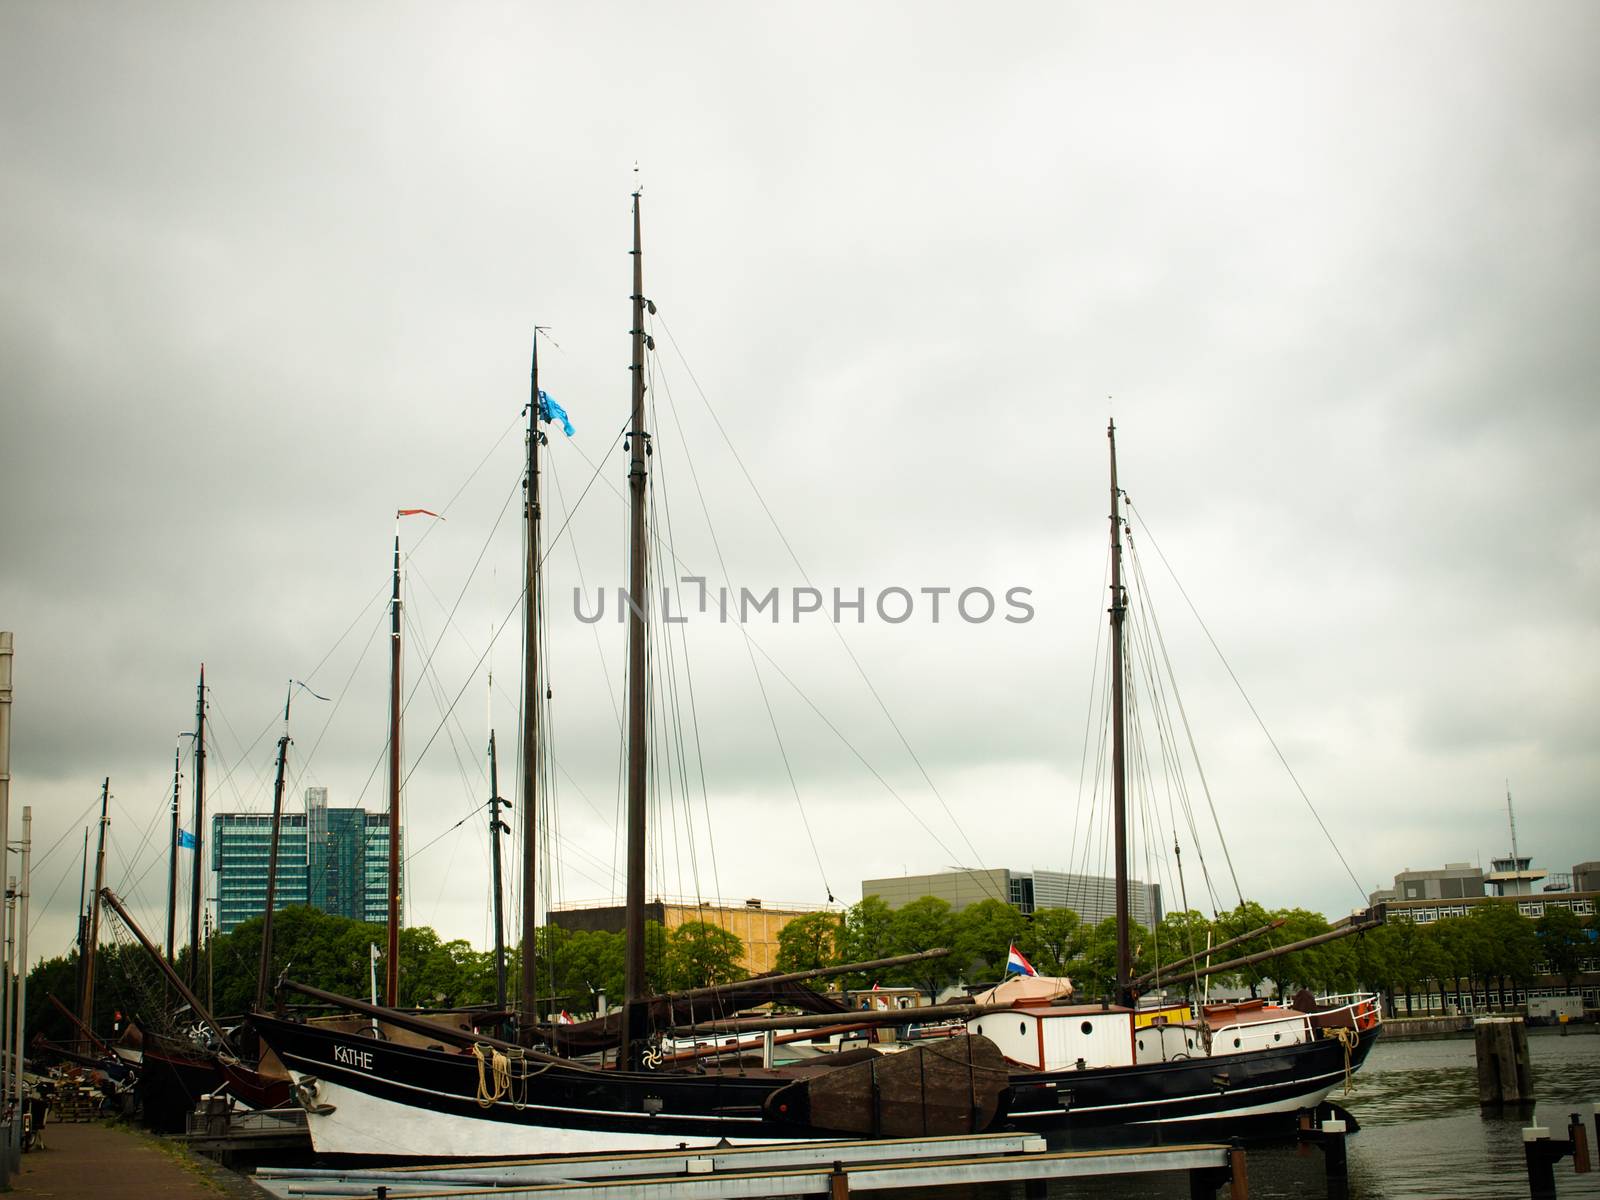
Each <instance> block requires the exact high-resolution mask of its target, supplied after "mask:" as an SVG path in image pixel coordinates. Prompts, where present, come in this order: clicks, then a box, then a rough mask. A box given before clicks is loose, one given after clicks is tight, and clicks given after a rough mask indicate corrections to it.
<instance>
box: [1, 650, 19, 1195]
mask: <svg viewBox="0 0 1600 1200" xmlns="http://www.w3.org/2000/svg"><path fill="white" fill-rule="evenodd" d="M15 641H16V638H15V635H14V634H13V633H12V632H11V631H10V630H9V629H7V630H0V847H3V846H6V845H7V844H9V841H10V837H11V663H12V658H13V656H14V654H15ZM0 974H4V976H5V980H6V995H7V997H8V998H9V996H10V994H11V959H10V954H9V949H8V952H7V955H6V960H5V962H4V963H3V964H0ZM9 1178H10V1176H9V1173H6V1174H4V1175H0V1186H9Z"/></svg>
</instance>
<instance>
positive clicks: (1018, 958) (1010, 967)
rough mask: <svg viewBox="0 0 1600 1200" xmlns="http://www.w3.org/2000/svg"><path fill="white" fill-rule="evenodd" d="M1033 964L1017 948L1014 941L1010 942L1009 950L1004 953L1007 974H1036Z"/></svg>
mask: <svg viewBox="0 0 1600 1200" xmlns="http://www.w3.org/2000/svg"><path fill="white" fill-rule="evenodd" d="M1038 973H1039V972H1037V971H1035V970H1034V969H1033V964H1032V963H1031V962H1029V961H1028V960H1027V959H1026V958H1024V957H1023V956H1022V951H1021V950H1018V949H1017V944H1016V943H1015V942H1012V943H1011V951H1010V953H1008V954H1007V955H1006V974H1007V975H1037V974H1038Z"/></svg>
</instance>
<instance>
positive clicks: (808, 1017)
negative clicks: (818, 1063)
mask: <svg viewBox="0 0 1600 1200" xmlns="http://www.w3.org/2000/svg"><path fill="white" fill-rule="evenodd" d="M1016 1011H1017V1010H1016V1008H1015V1007H1013V1006H1012V1005H1010V1004H993V1005H981V1006H980V1005H977V1004H973V1003H967V1004H930V1005H928V1006H926V1007H924V1008H863V1009H857V1010H853V1011H851V1012H847V1013H795V1014H791V1015H789V1016H782V1015H779V1016H771V1017H730V1018H728V1019H727V1020H725V1021H701V1022H699V1023H698V1024H695V1025H680V1026H677V1027H676V1028H675V1029H673V1031H672V1032H673V1033H675V1034H680V1035H681V1034H690V1033H745V1032H752V1031H754V1030H758V1029H826V1028H827V1027H828V1026H829V1025H838V1024H841V1023H843V1022H845V1021H849V1022H851V1023H852V1024H862V1025H920V1024H922V1023H923V1022H925V1021H952V1020H961V1021H968V1020H973V1019H975V1018H977V1017H982V1016H987V1015H988V1014H989V1013H1015V1012H1016ZM1046 1011H1048V1009H1046Z"/></svg>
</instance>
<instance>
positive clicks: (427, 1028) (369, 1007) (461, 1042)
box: [279, 979, 594, 1072]
mask: <svg viewBox="0 0 1600 1200" xmlns="http://www.w3.org/2000/svg"><path fill="white" fill-rule="evenodd" d="M279 986H280V987H283V988H287V989H288V990H289V991H291V992H298V993H300V995H302V996H309V997H310V998H311V999H313V1000H319V1001H321V1002H322V1003H323V1004H329V1005H332V1006H333V1007H335V1008H342V1009H345V1010H347V1011H348V1012H353V1013H357V1014H359V1015H360V1016H363V1017H371V1018H373V1019H374V1020H377V1021H384V1022H387V1023H388V1024H390V1025H395V1026H398V1027H399V1028H401V1029H408V1030H410V1031H411V1032H412V1033H420V1034H422V1035H423V1036H424V1037H436V1038H438V1039H439V1040H440V1041H441V1042H451V1043H454V1044H455V1045H457V1046H471V1045H474V1044H476V1045H479V1046H494V1047H495V1048H496V1049H499V1050H514V1051H516V1052H518V1053H520V1054H522V1055H524V1056H525V1057H527V1058H532V1059H537V1060H538V1061H540V1062H549V1063H560V1064H562V1065H563V1066H566V1067H570V1068H571V1069H572V1070H574V1071H585V1072H587V1071H592V1070H593V1069H594V1068H592V1067H586V1066H584V1065H583V1064H582V1063H576V1062H572V1061H571V1060H569V1059H565V1058H559V1057H557V1056H556V1055H554V1054H546V1053H544V1052H543V1051H541V1050H533V1049H528V1048H525V1047H521V1046H518V1045H517V1044H516V1043H515V1042H505V1041H501V1040H500V1039H499V1038H497V1037H490V1036H489V1035H488V1034H486V1033H466V1032H464V1031H462V1030H460V1029H451V1028H449V1027H448V1026H444V1025H435V1024H434V1023H433V1022H432V1021H424V1020H423V1019H422V1018H421V1017H416V1016H413V1015H412V1014H410V1013H406V1012H401V1011H400V1010H398V1009H394V1008H385V1007H383V1005H381V1004H368V1003H367V1002H366V1001H365V1000H357V999H355V998H354V997H351V996H341V995H339V993H337V992H325V991H323V990H322V989H321V988H316V987H312V986H311V985H310V984H309V983H296V982H295V981H294V980H293V979H285V980H283V981H282V982H281V983H280V984H279ZM489 1015H493V1014H489Z"/></svg>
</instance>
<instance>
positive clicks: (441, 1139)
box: [296, 1072, 792, 1158]
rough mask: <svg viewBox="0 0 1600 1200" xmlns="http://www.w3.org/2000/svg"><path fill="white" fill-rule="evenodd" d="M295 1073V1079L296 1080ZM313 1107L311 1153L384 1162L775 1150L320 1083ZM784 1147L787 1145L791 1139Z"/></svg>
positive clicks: (754, 1141)
mask: <svg viewBox="0 0 1600 1200" xmlns="http://www.w3.org/2000/svg"><path fill="white" fill-rule="evenodd" d="M296 1074H298V1072H297V1073H296ZM317 1098H318V1100H320V1101H322V1102H325V1103H327V1104H331V1105H332V1106H333V1109H334V1111H333V1112H331V1113H308V1114H307V1118H306V1127H307V1128H308V1129H309V1130H310V1133H311V1144H312V1146H313V1147H314V1148H315V1149H316V1151H317V1153H318V1154H369V1155H378V1156H382V1157H384V1158H395V1157H400V1156H403V1157H407V1158H506V1157H529V1156H535V1155H547V1154H592V1153H602V1152H605V1151H611V1150H616V1151H624V1150H675V1149H677V1148H679V1147H680V1146H687V1147H689V1148H691V1149H692V1148H706V1147H711V1146H714V1145H716V1144H718V1143H719V1142H720V1141H723V1140H725V1141H728V1142H730V1143H732V1144H735V1145H759V1144H765V1143H776V1142H778V1141H781V1140H783V1139H779V1138H749V1137H732V1138H726V1139H719V1138H717V1137H716V1136H714V1135H698V1136H696V1135H680V1136H674V1135H673V1134H670V1133H638V1132H628V1131H621V1132H618V1131H616V1130H605V1129H567V1128H562V1127H559V1126H553V1125H520V1124H510V1123H508V1122H505V1121H493V1120H486V1119H484V1118H479V1117H463V1116H458V1115H456V1114H454V1113H441V1112H435V1111H433V1110H432V1109H425V1108H417V1107H415V1106H413V1105H410V1104H405V1103H402V1102H401V1101H398V1100H385V1099H383V1098H382V1097H379V1096H373V1095H369V1094H368V1093H366V1092H362V1091H358V1090H357V1089H355V1088H352V1087H346V1086H345V1085H343V1084H341V1083H334V1082H331V1081H329V1080H326V1079H322V1080H321V1083H320V1085H319V1090H318V1096H317ZM791 1140H792V1139H791Z"/></svg>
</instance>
